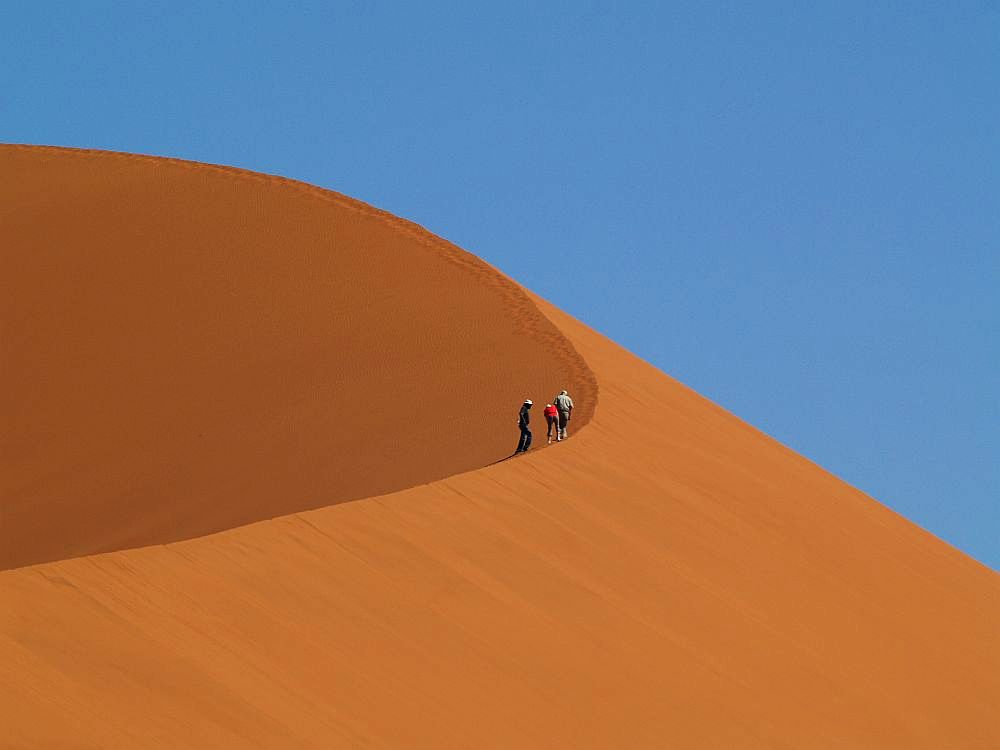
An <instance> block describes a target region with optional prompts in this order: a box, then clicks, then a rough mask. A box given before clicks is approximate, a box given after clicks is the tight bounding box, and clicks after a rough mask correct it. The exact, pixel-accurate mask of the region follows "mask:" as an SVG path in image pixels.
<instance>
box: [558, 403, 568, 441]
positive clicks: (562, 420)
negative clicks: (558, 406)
mask: <svg viewBox="0 0 1000 750" xmlns="http://www.w3.org/2000/svg"><path fill="white" fill-rule="evenodd" d="M567 422H569V414H568V413H567V412H564V411H562V410H560V412H559V440H563V439H565V437H566V423H567Z"/></svg>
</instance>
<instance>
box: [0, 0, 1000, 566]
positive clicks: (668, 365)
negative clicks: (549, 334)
mask: <svg viewBox="0 0 1000 750" xmlns="http://www.w3.org/2000/svg"><path fill="white" fill-rule="evenodd" d="M998 91H1000V4H998V3H997V2H996V1H994V0H979V1H978V2H964V1H963V0H955V1H954V2H949V3H941V2H934V3H931V2H865V3H861V2H814V3H797V2H760V3H694V2H678V3H654V2H650V3H643V2H635V3H629V4H624V5H623V4H611V3H608V4H598V3H588V2H573V3H569V2H549V3H544V2H543V3H537V2H536V3H478V2H462V3H458V2H456V3H443V2H441V3H435V2H427V3H423V4H419V3H406V4H404V3H398V4H393V3H378V2H364V3H361V2H358V3H347V2H344V3H336V2H326V3H279V2H268V3H252V2H240V3H225V2H214V3H185V2H171V3H165V2H164V3H152V2H148V3H135V2H127V3H103V2H60V3H45V2H37V3H18V4H8V5H7V6H6V8H5V11H4V18H3V21H2V24H0V140H2V141H6V142H20V143H46V144H57V145H69V146H82V147H93V148H105V149H114V150H123V151H135V152H142V153H152V154H161V155H168V156H177V157H182V158H187V159H196V160H200V161H209V162H216V163H222V164H232V165H236V166H241V167H246V168H249V169H254V170H259V171H264V172H272V173H276V174H282V175H286V176H289V177H294V178H297V179H301V180H305V181H308V182H312V183H316V184H319V185H323V186H326V187H330V188H333V189H336V190H339V191H341V192H345V193H347V194H349V195H353V196H355V197H357V198H361V199H362V200H366V201H368V202H371V203H373V204H375V205H377V206H380V207H382V208H385V209H387V210H390V211H392V212H394V213H397V214H400V215H402V216H405V217H407V218H409V219H412V220H414V221H417V222H418V223H421V224H423V225H425V226H427V227H428V228H429V229H431V230H432V231H435V232H437V233H438V234H441V235H442V236H444V237H446V238H448V239H450V240H452V241H454V242H456V243H457V244H459V245H461V246H462V247H464V248H466V249H468V250H470V251H471V252H473V253H476V254H477V255H480V256H481V257H483V258H485V259H486V260H488V261H490V262H491V263H493V264H494V265H496V266H498V267H500V268H501V269H503V270H504V271H506V272H507V273H509V274H510V275H512V276H513V277H515V278H516V279H518V280H519V281H521V282H522V283H524V284H525V285H526V286H528V287H530V288H532V289H534V290H535V291H537V292H539V293H541V294H542V295H544V296H545V297H547V298H549V299H551V300H552V301H553V302H555V303H556V304H558V305H559V306H560V307H562V308H564V309H566V310H568V311H569V312H571V313H573V314H574V315H576V316H577V317H579V318H581V319H582V320H584V321H585V322H587V323H589V324H590V325H592V326H593V327H595V328H597V329H598V330H600V331H602V332H604V333H606V334H607V335H609V336H610V337H612V338H613V339H615V340H617V341H618V342H620V343H622V344H623V345H625V346H627V347H628V348H629V349H631V350H632V351H634V352H636V353H638V354H639V355H641V356H642V357H644V358H645V359H647V360H649V361H650V362H652V363H654V364H655V365H657V366H659V367H660V368H662V369H663V370H665V371H666V372H668V373H670V374H671V375H674V376H675V377H678V378H679V379H681V380H682V381H684V382H685V383H687V384H688V385H691V386H692V387H694V388H695V389H697V390H698V391H700V392H701V393H703V394H705V395H706V396H708V397H710V398H712V399H713V400H715V401H717V402H719V403H720V404H722V405H723V406H725V407H727V408H728V409H730V410H732V411H734V412H735V413H737V414H738V415H740V416H741V417H743V418H745V419H747V420H748V421H750V422H751V423H753V424H754V425H756V426H757V427H759V428H761V429H762V430H764V431H766V432H768V433H769V434H771V435H773V436H774V437H776V438H778V439H779V440H781V441H782V442H784V443H786V444H788V445H790V446H791V447H793V448H795V449H796V450H798V451H799V452H801V453H803V454H805V455H806V456H808V457H809V458H811V459H813V460H814V461H816V462H817V463H819V464H821V465H822V466H824V467H826V468H828V469H829V470H831V471H833V472H834V473H836V474H837V475H839V476H841V477H843V478H844V479H845V480H847V481H849V482H850V483H852V484H854V485H855V486H857V487H859V488H861V489H862V490H864V491H866V492H868V493H869V494H871V495H873V496H874V497H876V498H878V499H879V500H881V501H882V502H885V503H886V504H888V505H889V506H890V507H892V508H894V509H895V510H897V511H898V512H900V513H902V514H903V515H905V516H907V517H908V518H910V519H912V520H913V521H915V522H917V523H919V524H920V525H922V526H924V527H925V528H928V529H930V530H931V531H933V532H934V533H935V534H937V535H939V536H941V537H943V538H944V539H946V540H948V541H949V542H951V543H952V544H955V545H956V546H958V547H959V548H961V549H963V550H965V551H966V552H968V553H969V554H971V555H972V556H974V557H976V558H977V559H979V560H981V561H983V562H985V563H987V564H989V565H991V566H992V567H994V568H995V569H1000V455H998V454H1000V427H998V425H1000V396H998V393H997V386H998V380H1000V379H998V377H997V371H998V363H1000V312H998V310H1000V305H998V303H997V301H996V297H997V290H998V289H1000V210H998V209H1000V164H998V157H1000V135H998V133H1000V97H998ZM638 416H640V415H625V414H623V415H622V418H629V419H632V418H636V417H638Z"/></svg>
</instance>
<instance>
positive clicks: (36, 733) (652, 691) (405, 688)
mask: <svg viewBox="0 0 1000 750" xmlns="http://www.w3.org/2000/svg"><path fill="white" fill-rule="evenodd" d="M531 298H532V300H533V301H534V303H535V305H536V308H537V310H539V311H540V313H541V314H542V315H544V316H545V318H546V319H547V320H548V322H549V323H550V324H551V325H552V326H553V327H554V329H556V330H557V331H558V332H559V334H560V335H561V336H564V337H565V338H566V339H567V340H568V341H569V342H570V343H571V344H572V346H573V347H574V349H575V350H576V351H577V352H578V353H579V356H580V357H582V358H583V360H584V361H585V362H586V363H587V366H588V368H589V370H590V371H591V372H592V373H593V376H594V378H595V379H596V382H597V384H598V387H599V388H600V408H599V409H597V410H596V411H595V412H594V413H593V416H592V418H591V420H590V422H589V424H588V426H587V428H586V429H584V430H581V431H575V430H574V431H573V433H572V436H571V439H570V440H569V441H567V442H566V443H563V444H561V445H558V446H555V447H553V448H552V449H546V450H543V451H539V452H536V453H532V454H529V455H528V456H526V457H521V458H518V459H515V460H511V461H505V462H501V463H496V464H493V465H491V466H488V467H486V468H481V469H478V470H473V471H465V472H462V473H457V474H454V475H451V476H448V477H445V478H441V479H438V480H436V481H433V482H430V483H427V484H422V485H419V486H411V487H408V488H405V489H401V490H400V491H398V492H394V493H391V494H385V495H382V496H379V497H371V498H368V499H364V500H359V501H357V502H351V503H340V504H335V505H331V506H327V507H321V508H315V509H311V510H301V511H299V512H294V513H290V514H287V515H283V516H281V517H277V518H273V519H271V520H261V521H258V522H256V523H252V524H248V525H242V526H239V527H236V528H230V529H227V530H224V531H221V532H219V533H215V534H212V535H209V536H202V537H199V538H192V539H186V540H182V541H177V542H173V543H170V544H159V545H151V546H145V547H141V548H135V549H126V550H120V551H113V552H107V553H104V554H94V555H87V556H83V557H77V558H74V559H67V560H59V561H54V562H47V563H44V564H38V565H34V566H30V567H24V568H20V569H17V570H8V571H4V572H0V696H2V698H0V700H2V704H0V707H2V709H3V716H4V719H5V721H4V722H2V723H0V744H2V743H6V745H8V746H10V747H44V746H47V745H50V746H66V745H70V746H84V747H88V746H90V747H135V746H142V747H178V746H184V747H246V746H258V747H275V748H277V747H317V748H320V747H387V748H395V747H477V748H479V747H496V748H509V747H537V748H552V747H574V748H579V747H601V748H606V747H635V748H646V747H648V748H659V747H685V748H700V747H705V748H709V747H712V748H717V747H733V748H756V747H760V748H775V747H787V748H802V747H809V748H812V747H817V748H821V747H823V748H825V747H829V748H869V747H870V748H924V747H926V748H943V747H947V748H982V749H983V750H987V749H991V748H995V747H997V746H1000V638H998V635H997V626H996V624H997V622H1000V576H997V575H996V574H995V573H994V572H993V571H990V570H989V569H987V568H986V567H985V566H982V565H981V564H979V563H977V562H975V561H974V560H972V559H970V558H969V557H967V556H965V555H963V554H962V553H960V552H959V551H957V550H955V549H954V548H952V547H950V546H949V545H947V544H945V543H943V542H942V541H940V540H939V539H937V538H935V537H934V536H933V535H931V534H929V533H927V532H926V531H923V530H922V529H919V528H918V527H916V526H914V525H913V524H911V523H909V522H908V521H906V520H905V519H903V518H901V517H900V516H898V515H897V514H895V513H893V512H891V511H889V510H888V509H886V508H885V507H884V506H881V505H880V504H878V503H876V502H875V501H873V500H872V499H871V498H868V497H867V496H865V495H864V494H863V493H861V492H858V491H857V490H855V489H854V488H852V487H850V486H848V485H846V484H845V483H843V482H841V481H840V480H838V479H837V478H836V477H834V476H832V475H830V474H829V473H827V472H825V471H823V470H822V469H821V468H819V467H817V466H816V465H815V464H813V463H811V462H809V461H807V460H806V459H804V458H802V457H801V456H798V455H797V454H795V453H794V452H792V451H790V450H788V449H787V448H785V447H784V446H782V445H780V444H779V443H777V442H776V441H774V440H772V439H771V438H769V437H767V436H766V435H763V434H762V433H760V432H759V431H758V430H756V429H754V428H753V427H751V426H749V425H747V424H745V423H744V422H742V421H740V420H739V419H737V418H736V417H734V416H733V415H731V414H729V413H728V412H726V411H725V410H724V409H721V408H720V407H718V406H716V405H714V404H712V403H711V402H709V401H707V400H706V399H704V398H702V397H700V396H699V395H698V394H696V393H694V392H693V391H691V390H690V389H688V388H686V387H684V386H683V385H681V384H679V383H677V382H676V381H675V380H673V379H671V378H669V377H668V376H667V375H665V374H664V373H662V372H660V371H659V370H657V369H656V368H654V367H652V366H650V365H649V364H647V363H645V362H642V361H641V360H640V359H638V358H636V357H635V356H633V355H631V354H629V353H628V352H626V351H625V350H623V349H622V348H621V347H619V346H617V345H616V344H614V343H613V342H611V341H609V340H608V339H607V338H605V337H603V336H601V335H600V334H597V333H595V332H594V331H592V330H590V329H588V328H587V327H586V326H584V325H582V324H581V323H579V322H578V321H575V320H573V319H572V318H571V317H570V316H568V315H566V314H564V313H562V312H560V311H559V310H557V309H555V308H553V307H552V306H551V305H549V304H547V303H546V302H544V301H543V300H540V299H538V298H536V297H534V296H532V297H531ZM467 365H468V367H470V368H471V367H474V366H478V367H490V366H492V361H491V360H489V359H487V360H484V361H476V362H468V363H467ZM523 385H524V387H529V388H530V387H533V386H532V384H531V383H530V382H525V383H524V384H523ZM543 393H544V392H543ZM574 395H578V394H574ZM581 400H582V399H581ZM501 418H502V419H504V420H506V422H507V423H508V424H507V425H506V428H507V429H508V430H509V432H508V435H510V436H513V433H514V430H513V429H512V428H513V425H512V424H510V422H511V420H510V419H509V415H508V416H506V417H505V416H503V415H501ZM499 427H500V428H503V427H504V425H499Z"/></svg>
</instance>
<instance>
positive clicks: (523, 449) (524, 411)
mask: <svg viewBox="0 0 1000 750" xmlns="http://www.w3.org/2000/svg"><path fill="white" fill-rule="evenodd" d="M530 422H531V399H530V398H529V399H525V401H524V404H523V405H522V406H521V411H520V412H519V413H518V415H517V426H518V427H519V428H520V430H521V439H520V440H518V441H517V450H516V451H514V453H515V454H517V453H527V452H528V448H530V447H531V428H530V427H528V424H529V423H530Z"/></svg>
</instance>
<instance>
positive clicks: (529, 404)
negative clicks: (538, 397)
mask: <svg viewBox="0 0 1000 750" xmlns="http://www.w3.org/2000/svg"><path fill="white" fill-rule="evenodd" d="M524 403H526V404H527V405H528V406H531V399H530V398H526V399H524Z"/></svg>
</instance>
